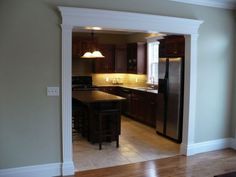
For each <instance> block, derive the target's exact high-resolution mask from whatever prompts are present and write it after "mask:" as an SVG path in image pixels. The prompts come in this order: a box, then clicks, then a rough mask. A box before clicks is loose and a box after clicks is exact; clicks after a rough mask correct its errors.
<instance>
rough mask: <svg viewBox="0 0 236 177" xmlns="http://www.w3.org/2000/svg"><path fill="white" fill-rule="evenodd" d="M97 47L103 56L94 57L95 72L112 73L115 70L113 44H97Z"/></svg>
mask: <svg viewBox="0 0 236 177" xmlns="http://www.w3.org/2000/svg"><path fill="white" fill-rule="evenodd" d="M98 49H99V50H100V51H101V52H102V54H103V55H104V56H105V57H104V58H97V59H94V72H95V73H112V72H114V70H115V61H114V59H115V46H114V45H112V44H99V45H98Z"/></svg>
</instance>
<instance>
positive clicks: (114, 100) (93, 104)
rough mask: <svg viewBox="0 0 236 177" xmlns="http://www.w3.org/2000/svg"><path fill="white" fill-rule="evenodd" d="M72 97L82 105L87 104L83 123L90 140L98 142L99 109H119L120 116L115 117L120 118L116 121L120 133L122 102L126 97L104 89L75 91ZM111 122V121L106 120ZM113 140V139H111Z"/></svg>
mask: <svg viewBox="0 0 236 177" xmlns="http://www.w3.org/2000/svg"><path fill="white" fill-rule="evenodd" d="M72 98H73V99H74V100H76V101H78V102H79V103H81V104H82V105H84V106H85V109H86V116H85V117H83V125H82V126H84V128H83V130H84V131H87V132H85V134H86V135H87V138H88V140H89V141H90V142H92V143H95V142H98V132H97V130H98V125H99V119H98V116H97V113H98V112H99V111H104V110H105V111H106V110H118V114H119V115H118V116H115V117H114V119H118V120H116V121H114V122H116V124H118V125H117V127H118V129H117V131H118V133H119V134H120V124H121V119H120V115H121V102H122V101H123V100H125V98H123V97H120V96H116V95H113V94H109V93H105V92H102V91H93V90H92V91H73V92H72ZM106 124H109V122H106ZM110 140H113V139H110Z"/></svg>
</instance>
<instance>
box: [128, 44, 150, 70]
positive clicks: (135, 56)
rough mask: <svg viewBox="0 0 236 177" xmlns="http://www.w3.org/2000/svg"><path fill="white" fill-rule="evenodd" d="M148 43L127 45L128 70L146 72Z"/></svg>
mask: <svg viewBox="0 0 236 177" xmlns="http://www.w3.org/2000/svg"><path fill="white" fill-rule="evenodd" d="M146 51H147V45H146V43H143V42H138V43H130V44H128V45H127V72H128V73H134V74H146V60H147V54H146V53H147V52H146Z"/></svg>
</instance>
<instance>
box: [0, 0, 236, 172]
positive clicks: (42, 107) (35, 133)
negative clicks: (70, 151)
mask: <svg viewBox="0 0 236 177" xmlns="http://www.w3.org/2000/svg"><path fill="white" fill-rule="evenodd" d="M58 5H61V6H73V7H87V8H98V9H109V10H119V11H130V12H140V13H149V14H158V15H167V16H176V17H184V18H192V19H199V20H204V24H202V25H201V28H200V31H199V34H200V36H199V42H198V62H197V68H198V70H197V71H198V74H197V104H196V113H197V114H196V122H195V129H196V132H195V142H203V141H209V140H215V139H221V138H227V137H231V136H233V132H232V131H231V130H232V128H231V123H232V115H231V114H232V112H231V106H232V98H233V95H235V92H236V90H234V92H233V91H232V86H233V84H235V83H234V80H233V66H234V65H233V61H234V60H235V57H234V51H235V45H234V44H235V43H234V41H235V35H234V34H235V28H234V27H235V14H234V12H233V11H231V10H224V9H218V8H210V7H202V6H196V5H189V4H180V3H176V2H172V1H167V0H146V1H143V0H129V1H126V0H119V1H110V0H99V2H98V1H94V0H80V1H74V0H57V1H55V0H21V1H18V0H1V1H0V23H1V28H0V39H1V40H0V83H1V87H0V142H1V145H0V157H1V158H0V169H4V168H13V167H21V166H26V165H37V164H45V163H53V162H60V161H61V159H62V157H61V112H60V110H61V106H60V101H61V98H60V97H47V96H46V87H47V86H60V83H61V82H60V79H61V28H60V23H61V17H60V14H59V11H58V10H57V6H58ZM234 108H235V105H234Z"/></svg>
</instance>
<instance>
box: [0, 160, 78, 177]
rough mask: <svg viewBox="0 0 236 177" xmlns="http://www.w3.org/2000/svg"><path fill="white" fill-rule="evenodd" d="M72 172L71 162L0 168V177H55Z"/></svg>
mask: <svg viewBox="0 0 236 177" xmlns="http://www.w3.org/2000/svg"><path fill="white" fill-rule="evenodd" d="M62 174H63V175H72V174H74V165H73V162H70V163H69V162H67V163H63V164H61V163H50V164H43V165H35V166H25V167H19V168H8V169H0V177H55V176H60V175H62Z"/></svg>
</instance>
